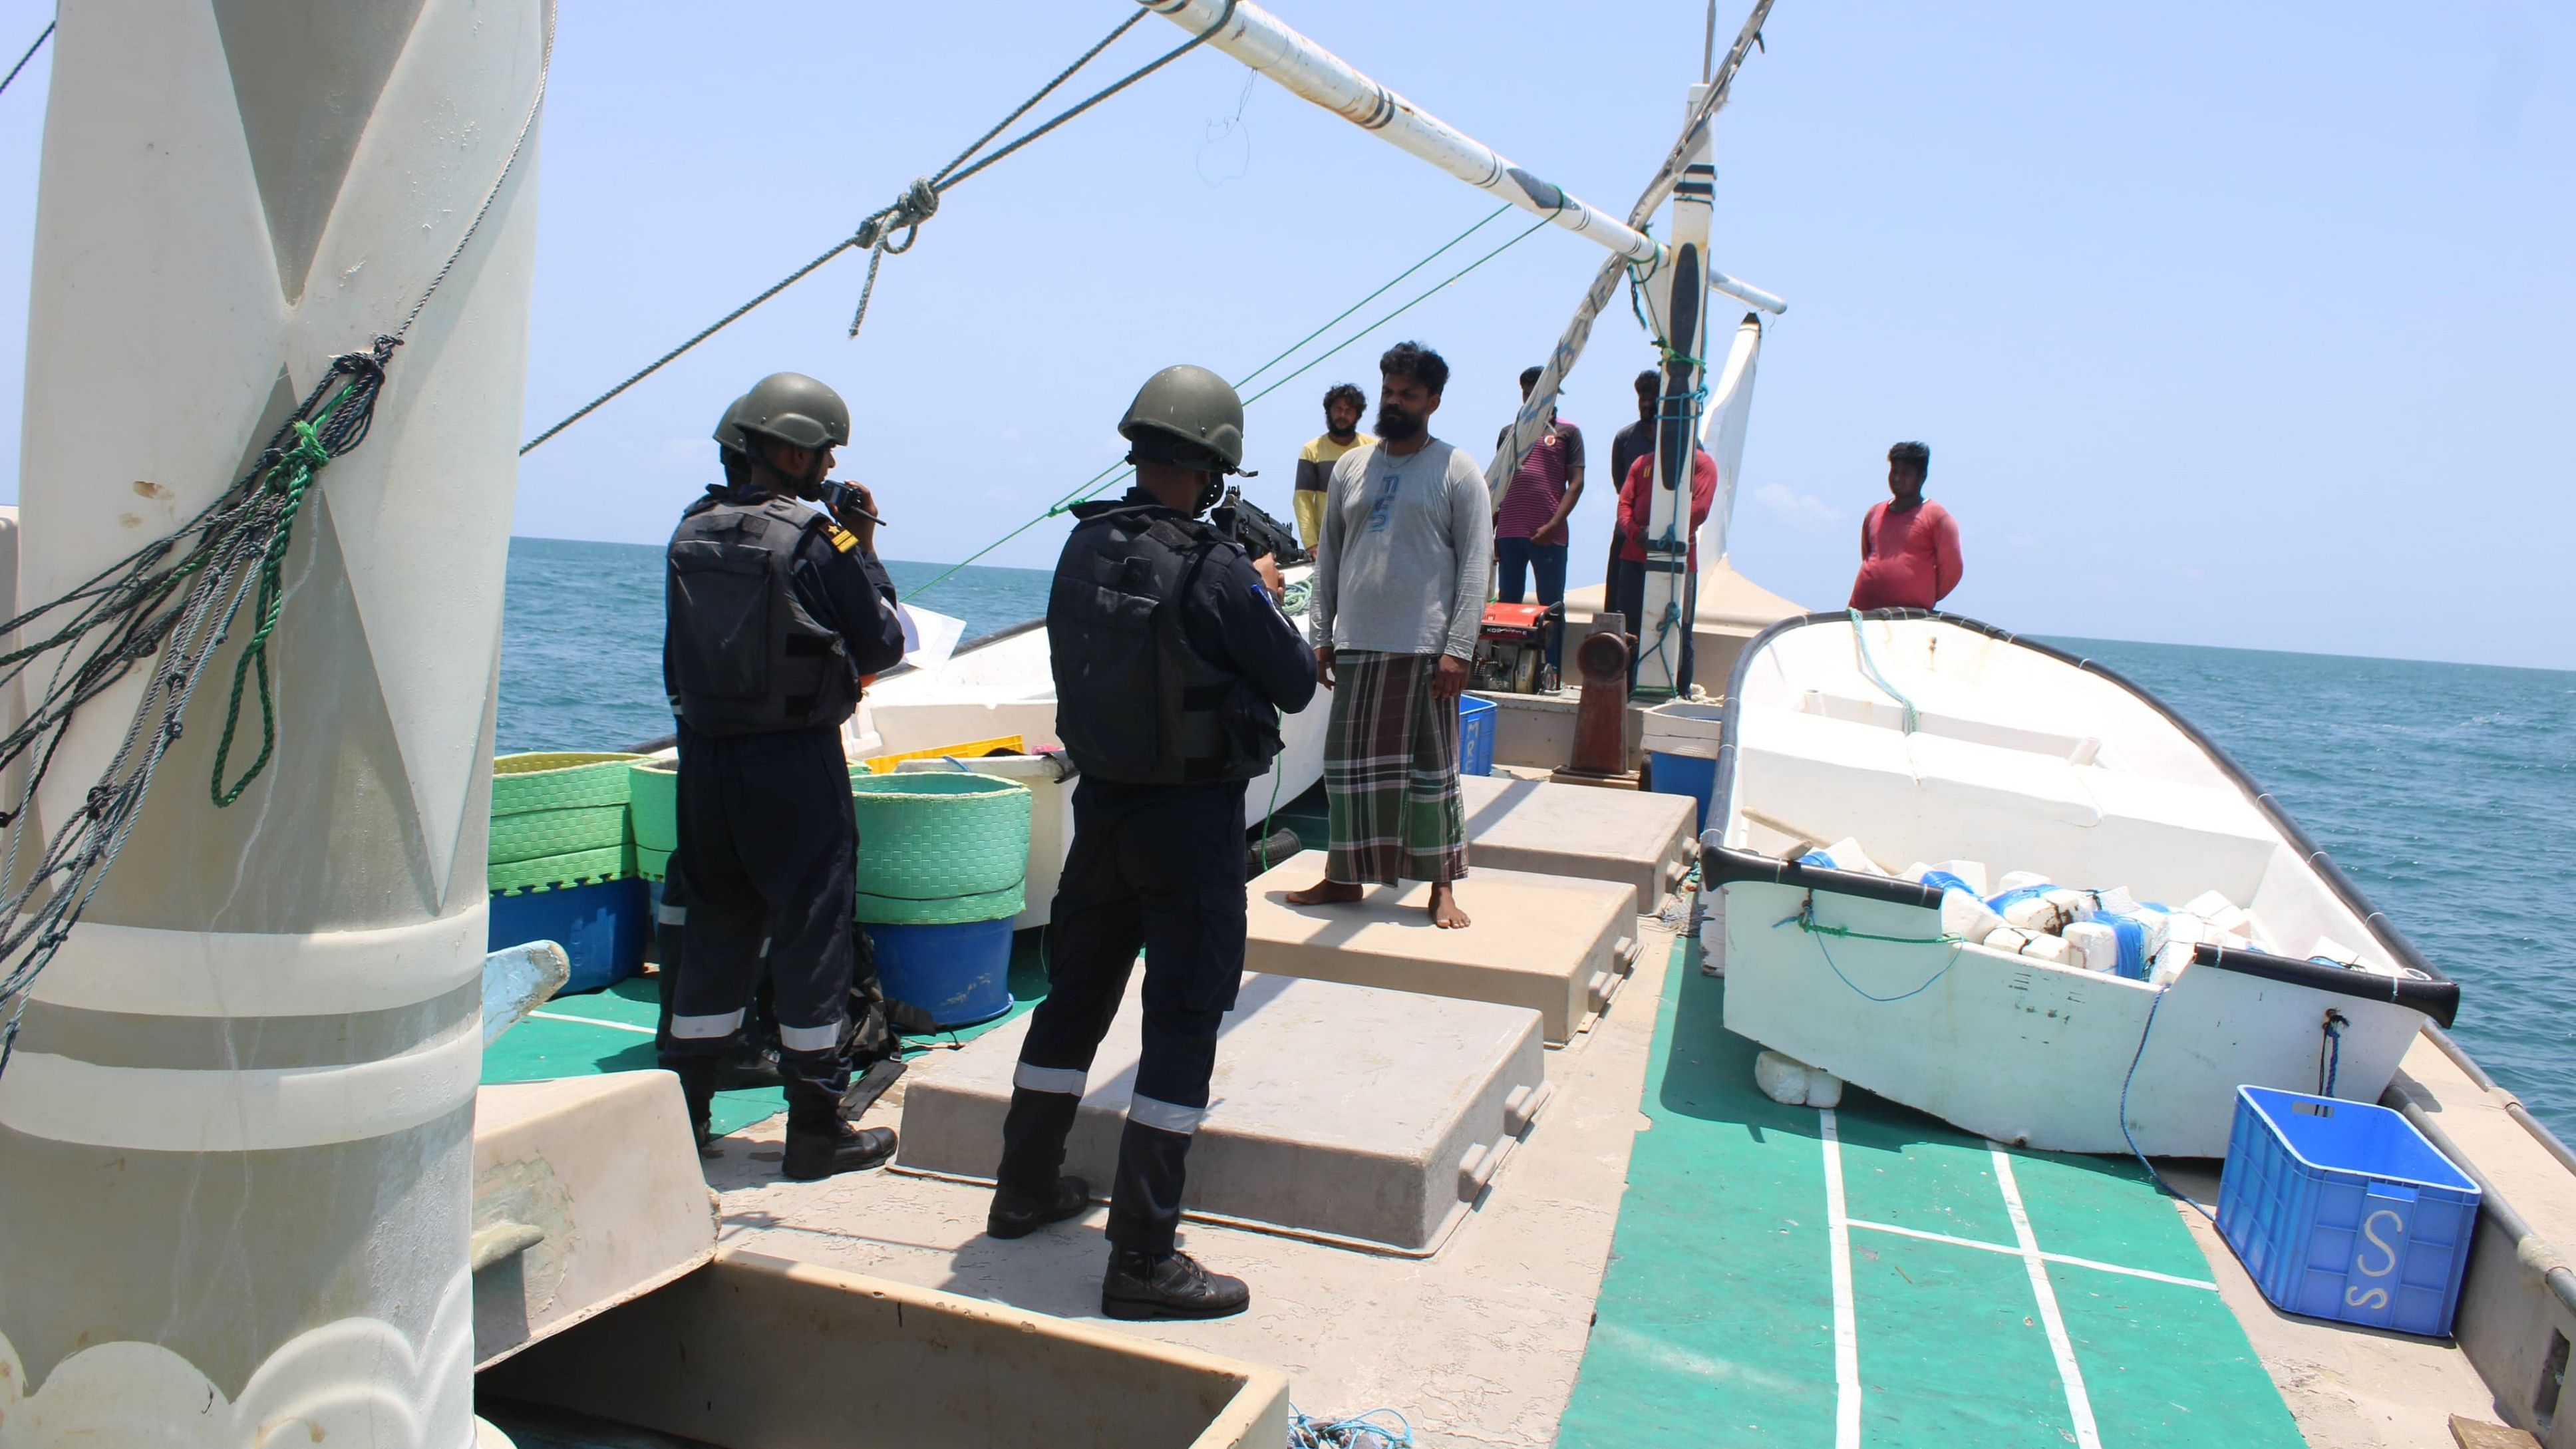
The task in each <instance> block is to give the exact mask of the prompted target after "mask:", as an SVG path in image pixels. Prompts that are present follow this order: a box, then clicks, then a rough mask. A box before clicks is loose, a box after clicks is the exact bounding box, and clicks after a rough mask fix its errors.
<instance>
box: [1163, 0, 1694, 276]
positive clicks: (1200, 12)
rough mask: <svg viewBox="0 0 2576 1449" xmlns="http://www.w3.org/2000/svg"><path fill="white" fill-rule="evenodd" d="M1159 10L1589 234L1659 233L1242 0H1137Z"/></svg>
mask: <svg viewBox="0 0 2576 1449" xmlns="http://www.w3.org/2000/svg"><path fill="white" fill-rule="evenodd" d="M1139 3H1140V4H1143V5H1145V6H1146V7H1147V8H1149V9H1151V10H1152V11H1153V12H1154V13H1156V14H1157V15H1161V16H1164V17H1166V18H1167V19H1169V20H1171V21H1172V23H1173V24H1175V25H1178V26H1180V27H1181V28H1182V29H1184V30H1187V31H1189V32H1190V33H1191V34H1193V35H1197V34H1200V33H1202V32H1205V31H1208V30H1210V29H1211V28H1213V30H1214V32H1215V33H1214V34H1211V35H1209V36H1208V39H1207V43H1208V44H1209V45H1210V46H1212V47H1214V48H1215V49H1217V50H1221V51H1223V52H1225V53H1226V54H1227V55H1230V56H1232V57H1234V58H1235V59H1236V60H1239V61H1241V62H1243V63H1244V64H1245V65H1247V66H1250V67H1251V68H1252V69H1254V70H1256V71H1258V72H1260V73H1261V74H1263V75H1266V76H1268V77H1270V78H1271V79H1272V80H1274V81H1276V82H1278V83H1279V84H1280V85H1282V86H1285V87H1286V88H1287V89H1289V90H1290V91H1292V92H1294V93H1296V94H1297V95H1299V96H1302V97H1304V98H1305V99H1307V100H1310V101H1313V102H1314V103H1315V104H1316V105H1319V106H1322V107H1323V108H1324V109H1326V110H1328V111H1332V112H1335V113H1337V114H1339V115H1340V116H1341V117H1342V119H1344V120H1346V121H1349V122H1350V123H1351V124H1352V125H1355V126H1357V127H1359V128H1360V129H1362V130H1364V131H1374V132H1376V133H1377V134H1378V135H1379V136H1380V137H1381V138H1383V139H1385V140H1386V141H1388V142H1391V143H1393V144H1394V145H1396V146H1398V147H1401V148H1402V149H1404V150H1406V151H1409V152H1411V153H1412V154H1413V155H1416V156H1419V157H1421V158H1422V159H1423V160H1425V161H1428V162H1430V163H1431V164H1432V165H1434V166H1437V167H1439V168H1440V169H1441V170H1443V171H1446V172H1448V173H1449V174H1450V175H1452V176H1455V177H1457V178H1458V179H1459V180H1461V181H1464V182H1466V183H1467V184H1468V185H1470V186H1473V187H1475V188H1477V189H1478V190H1480V191H1484V192H1487V193H1489V194H1491V195H1494V196H1497V197H1500V198H1502V199H1503V200H1505V201H1508V202H1510V203H1511V204H1512V205H1514V206H1517V207H1519V208H1520V209H1521V210H1523V211H1526V212H1529V213H1530V214H1532V215H1534V216H1543V217H1546V218H1547V219H1548V220H1550V221H1552V222H1555V223H1556V224H1557V225H1558V226H1561V227H1563V228H1565V229H1566V230H1567V231H1570V232H1574V233H1576V234H1578V235H1580V236H1585V237H1588V238H1590V239H1591V240H1593V241H1595V242H1598V243H1600V244H1601V245H1602V246H1604V247H1607V248H1609V249H1610V250H1611V251H1614V252H1617V253H1618V254H1619V255H1621V256H1623V257H1626V258H1627V259H1629V260H1630V261H1633V262H1642V263H1652V262H1654V261H1655V260H1656V258H1657V256H1658V254H1659V253H1660V251H1661V248H1659V247H1658V246H1656V244H1655V239H1654V238H1652V237H1650V236H1647V235H1646V234H1645V233H1643V232H1641V231H1639V230H1637V229H1636V228H1635V227H1633V226H1630V225H1628V224H1627V223H1626V222H1623V221H1621V220H1619V219H1618V218H1617V217H1614V216H1611V215H1610V214H1609V213H1607V212H1604V211H1601V210H1599V209H1598V208H1596V207H1594V206H1592V205H1591V204H1590V203H1589V202H1586V201H1584V200H1582V199H1581V198H1579V197H1575V196H1572V195H1569V194H1567V193H1566V191H1565V190H1564V188H1562V187H1560V186H1557V185H1556V184H1555V183H1553V182H1549V181H1544V180H1541V179H1540V178H1538V177H1536V176H1532V175H1531V174H1529V173H1528V172H1526V171H1523V170H1522V169H1521V168H1519V167H1518V166H1515V165H1513V164H1512V162H1511V159H1510V158H1509V157H1507V156H1504V155H1502V154H1501V153H1500V152H1498V151H1496V150H1495V149H1494V148H1493V147H1491V146H1488V145H1486V144H1485V143H1484V142H1482V141H1479V140H1477V139H1476V138H1475V137H1473V136H1470V135H1468V134H1466V133H1465V132H1463V131H1460V130H1459V129H1457V128H1456V127H1454V126H1451V125H1450V124H1449V123H1447V122H1446V121H1443V120H1441V119H1440V118H1439V117H1437V116H1434V115H1432V114H1431V113H1430V112H1428V111H1425V110H1423V109H1422V108H1421V107H1419V106H1417V105H1415V104H1414V103H1413V102H1411V101H1408V100H1406V99H1405V98H1404V97H1402V96H1400V95H1397V94H1396V93H1395V92H1393V91H1391V90H1388V89H1387V88H1386V87H1385V86H1382V85H1380V84H1378V83H1377V82H1376V81H1374V80H1371V79H1369V78H1368V77H1367V76H1364V75H1362V74H1360V73H1359V72H1358V71H1356V70H1353V69H1351V67H1350V66H1348V65H1347V64H1345V63H1343V61H1342V60H1341V59H1340V58H1339V57H1337V56H1335V55H1334V54H1333V53H1332V52H1331V51H1328V50H1326V49H1324V48H1323V47H1322V46H1320V45H1317V44H1316V43H1315V42H1313V41H1311V40H1308V39H1307V38H1306V37H1305V36H1303V35H1300V34H1298V33H1297V32H1296V31H1294V30H1292V29H1290V28H1289V27H1288V26H1287V25H1285V24H1283V23H1282V22H1281V21H1280V20H1279V18H1278V17H1277V16H1275V15H1272V14H1271V13H1270V12H1269V11H1267V10H1264V9H1262V8H1261V7H1260V6H1258V5H1253V4H1249V3H1246V0H1139Z"/></svg>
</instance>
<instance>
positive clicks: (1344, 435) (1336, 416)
mask: <svg viewBox="0 0 2576 1449" xmlns="http://www.w3.org/2000/svg"><path fill="white" fill-rule="evenodd" d="M1367 412H1368V396H1367V394H1365V393H1363V392H1361V391H1360V390H1359V388H1358V387H1357V386H1355V385H1353V384H1351V383H1347V382H1337V383H1335V384H1333V390H1332V391H1330V392H1328V393H1325V394H1324V433H1323V436H1322V437H1319V438H1313V439H1310V440H1308V442H1307V444H1306V446H1305V447H1303V448H1300V449H1298V450H1297V493H1296V504H1297V541H1298V542H1299V543H1301V544H1304V545H1305V546H1306V552H1308V553H1310V554H1311V553H1313V552H1314V551H1315V545H1316V544H1318V543H1319V542H1321V541H1322V540H1323V537H1324V485H1325V484H1327V483H1329V482H1331V481H1332V477H1333V465H1334V464H1335V463H1338V462H1340V461H1341V460H1342V455H1343V454H1344V453H1347V452H1349V451H1350V450H1352V449H1353V448H1365V447H1367V446H1368V445H1369V444H1371V443H1374V442H1376V441H1377V439H1375V438H1372V437H1370V436H1369V435H1368V434H1366V433H1363V432H1361V431H1360V419H1361V417H1363V416H1364V415H1366V413H1367Z"/></svg>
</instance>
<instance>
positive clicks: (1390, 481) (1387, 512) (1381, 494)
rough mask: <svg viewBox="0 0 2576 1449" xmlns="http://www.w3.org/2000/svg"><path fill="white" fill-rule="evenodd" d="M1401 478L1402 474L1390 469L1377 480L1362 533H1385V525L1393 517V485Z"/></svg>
mask: <svg viewBox="0 0 2576 1449" xmlns="http://www.w3.org/2000/svg"><path fill="white" fill-rule="evenodd" d="M1403 477H1404V475H1403V474H1402V473H1400V472H1398V471H1396V470H1395V469H1392V468H1390V469H1388V470H1387V471H1386V473H1385V475H1384V476H1382V477H1380V478H1379V479H1378V480H1377V496H1376V497H1374V498H1372V499H1370V500H1369V520H1368V527H1367V529H1365V530H1364V532H1368V533H1384V532H1386V526H1387V524H1388V523H1390V522H1392V521H1393V520H1394V517H1395V485H1396V484H1397V483H1398V482H1399V481H1401V480H1402V479H1403Z"/></svg>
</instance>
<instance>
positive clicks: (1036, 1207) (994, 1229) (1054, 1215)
mask: <svg viewBox="0 0 2576 1449" xmlns="http://www.w3.org/2000/svg"><path fill="white" fill-rule="evenodd" d="M1089 1206H1091V1184H1090V1183H1087V1182H1084V1181H1083V1180H1082V1179H1081V1178H1078V1177H1070V1176H1068V1177H1059V1178H1057V1179H1056V1180H1055V1189H1054V1190H1053V1191H1052V1192H1046V1193H1029V1192H1014V1191H1012V1190H1011V1189H1010V1188H1007V1187H996V1188H994V1189H993V1206H992V1208H991V1210H990V1211H988V1212H986V1213H985V1214H984V1231H985V1233H986V1234H987V1235H989V1236H991V1237H996V1238H1025V1237H1027V1236H1028V1235H1029V1234H1031V1233H1034V1232H1036V1231H1037V1230H1038V1229H1040V1228H1042V1227H1045V1226H1046V1225H1047V1224H1049V1223H1060V1222H1063V1221H1064V1220H1065V1219H1066V1218H1069V1217H1075V1216H1078V1215H1079V1214H1080V1213H1081V1212H1082V1210H1083V1209H1084V1208H1087V1207H1089Z"/></svg>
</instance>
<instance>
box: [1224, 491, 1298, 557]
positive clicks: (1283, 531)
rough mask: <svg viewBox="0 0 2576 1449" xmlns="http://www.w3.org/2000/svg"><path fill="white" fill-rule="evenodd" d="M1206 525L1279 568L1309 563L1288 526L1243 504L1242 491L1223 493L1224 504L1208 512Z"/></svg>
mask: <svg viewBox="0 0 2576 1449" xmlns="http://www.w3.org/2000/svg"><path fill="white" fill-rule="evenodd" d="M1208 522H1210V523H1213V524H1215V525H1216V527H1217V532H1219V533H1222V534H1224V535H1225V536H1226V537H1227V538H1229V539H1232V540H1233V541H1234V542H1236V543H1238V544H1241V545H1242V546H1243V551H1244V553H1246V554H1247V555H1249V556H1251V557H1253V558H1259V557H1261V556H1262V555H1263V554H1265V553H1266V554H1268V555H1270V558H1271V561H1272V562H1273V563H1276V564H1278V565H1279V566H1280V567H1281V568H1283V569H1284V568H1287V567H1289V566H1290V565H1292V564H1301V563H1307V562H1311V560H1310V559H1309V558H1308V556H1307V553H1306V550H1304V549H1302V548H1300V547H1298V546H1297V535H1296V533H1295V532H1294V531H1292V530H1291V529H1290V528H1289V527H1288V525H1286V524H1284V523H1281V522H1280V521H1279V520H1278V519H1276V518H1273V517H1271V516H1270V515H1269V514H1267V513H1264V512H1262V511H1261V508H1260V507H1259V505H1257V504H1253V503H1248V502H1245V501H1244V497H1243V490H1242V489H1241V488H1235V487H1229V488H1227V489H1226V490H1225V501H1224V502H1222V503H1219V504H1218V505H1217V506H1216V507H1215V508H1213V509H1210V510H1209V511H1208Z"/></svg>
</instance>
